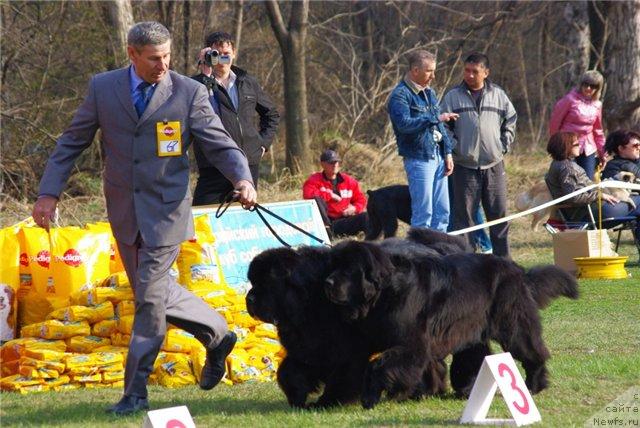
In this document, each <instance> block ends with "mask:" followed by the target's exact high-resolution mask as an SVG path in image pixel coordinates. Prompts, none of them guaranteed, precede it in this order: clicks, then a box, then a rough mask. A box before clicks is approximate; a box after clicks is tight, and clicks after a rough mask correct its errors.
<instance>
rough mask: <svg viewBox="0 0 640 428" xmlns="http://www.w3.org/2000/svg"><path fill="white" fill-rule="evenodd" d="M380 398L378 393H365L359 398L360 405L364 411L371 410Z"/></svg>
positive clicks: (380, 394) (380, 395)
mask: <svg viewBox="0 0 640 428" xmlns="http://www.w3.org/2000/svg"><path fill="white" fill-rule="evenodd" d="M381 398H382V393H380V392H378V391H365V392H364V393H363V394H362V397H361V398H360V403H361V404H362V407H363V408H364V409H367V410H370V409H373V408H374V407H375V406H376V405H377V404H378V403H379V402H380V399H381Z"/></svg>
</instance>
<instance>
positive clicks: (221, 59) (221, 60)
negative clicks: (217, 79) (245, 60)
mask: <svg viewBox="0 0 640 428" xmlns="http://www.w3.org/2000/svg"><path fill="white" fill-rule="evenodd" d="M204 63H205V64H206V65H208V66H209V67H213V66H214V65H218V64H231V57H230V56H229V55H221V54H220V52H218V51H217V50H216V49H211V50H210V51H207V52H205V53H204Z"/></svg>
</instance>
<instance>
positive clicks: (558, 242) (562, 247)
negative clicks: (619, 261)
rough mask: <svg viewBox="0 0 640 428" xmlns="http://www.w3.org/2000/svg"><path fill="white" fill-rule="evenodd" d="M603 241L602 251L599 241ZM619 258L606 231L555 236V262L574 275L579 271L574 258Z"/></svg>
mask: <svg viewBox="0 0 640 428" xmlns="http://www.w3.org/2000/svg"><path fill="white" fill-rule="evenodd" d="M600 239H602V251H600V243H599V240H600ZM611 256H617V254H616V253H615V251H613V249H612V248H611V241H610V240H609V235H608V234H607V231H606V230H602V231H601V230H566V231H564V232H558V233H554V234H553V261H554V263H555V265H556V266H559V267H561V268H563V269H565V270H567V271H568V272H571V273H573V274H575V273H576V271H577V270H578V268H577V266H576V264H575V262H574V261H573V258H574V257H611Z"/></svg>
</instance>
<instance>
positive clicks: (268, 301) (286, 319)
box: [246, 229, 468, 407]
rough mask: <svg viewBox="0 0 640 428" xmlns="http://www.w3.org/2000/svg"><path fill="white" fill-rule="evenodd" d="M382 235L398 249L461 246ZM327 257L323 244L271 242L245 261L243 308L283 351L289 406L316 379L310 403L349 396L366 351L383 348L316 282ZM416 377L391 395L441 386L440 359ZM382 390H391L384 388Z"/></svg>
mask: <svg viewBox="0 0 640 428" xmlns="http://www.w3.org/2000/svg"><path fill="white" fill-rule="evenodd" d="M383 242H384V245H385V246H386V250H387V251H390V252H393V253H398V254H426V255H434V254H444V253H447V254H448V253H451V252H460V251H468V247H467V244H466V241H465V240H464V239H462V238H458V237H449V236H447V235H444V234H442V233H440V232H435V231H432V230H428V229H412V230H411V231H410V232H409V239H408V240H401V239H393V240H386V241H383ZM331 260H332V257H331V250H330V249H328V248H324V247H301V248H298V249H290V248H277V249H272V250H267V251H264V252H262V253H260V254H259V255H257V256H256V257H255V258H254V259H253V260H252V261H251V263H250V265H249V272H248V277H249V281H250V282H251V285H252V288H251V290H250V291H249V293H248V294H247V297H246V302H247V310H248V312H249V314H250V315H251V316H252V317H254V318H257V319H259V320H262V321H264V322H269V323H272V324H274V325H276V326H277V328H278V335H279V337H280V342H281V343H282V345H283V347H284V348H285V349H286V351H287V356H286V357H285V359H284V360H283V361H282V364H281V365H280V367H279V369H278V376H277V378H278V383H279V385H280V388H281V389H282V391H283V392H284V394H285V395H286V397H287V400H288V402H289V404H290V405H291V406H293V407H306V403H307V400H308V398H309V396H310V395H311V394H313V393H316V392H320V391H321V390H322V386H324V390H323V391H322V395H321V396H320V397H319V399H318V400H317V402H316V403H314V404H312V406H314V407H330V406H334V405H337V404H346V403H351V402H355V401H357V400H358V398H359V397H360V395H361V392H362V384H363V379H364V372H365V369H366V367H367V366H368V364H369V358H370V357H371V356H372V355H373V354H375V353H377V352H380V351H383V350H384V348H377V347H375V346H372V341H370V340H368V338H367V337H366V336H363V335H362V333H360V331H359V326H357V325H353V324H350V323H347V322H345V321H344V320H343V319H342V317H341V312H342V308H341V307H340V306H337V305H335V304H333V303H331V302H330V301H329V299H328V298H327V295H326V293H325V290H324V285H325V280H326V278H327V277H328V276H329V274H330V273H331V271H332V266H331ZM418 376H419V379H418V381H417V382H416V384H415V387H414V389H413V390H411V391H406V390H405V389H404V388H402V391H400V390H399V391H398V394H397V396H398V398H404V396H405V395H406V396H412V397H414V398H417V397H419V396H421V395H424V394H436V393H441V392H444V390H445V387H446V383H445V380H446V367H445V366H444V364H443V363H442V362H441V361H437V360H434V361H433V363H432V364H427V363H424V362H423V364H422V366H421V372H420V373H419V375H418ZM452 382H453V381H452ZM387 392H388V395H390V396H394V394H395V393H396V391H395V390H394V389H393V388H392V387H389V388H388V390H387ZM400 392H402V394H399V393H400ZM405 392H406V394H405Z"/></svg>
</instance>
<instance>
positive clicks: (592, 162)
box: [575, 153, 598, 180]
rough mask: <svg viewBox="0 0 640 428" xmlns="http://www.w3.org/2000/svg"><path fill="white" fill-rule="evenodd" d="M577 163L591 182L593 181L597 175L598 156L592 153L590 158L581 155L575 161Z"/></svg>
mask: <svg viewBox="0 0 640 428" xmlns="http://www.w3.org/2000/svg"><path fill="white" fill-rule="evenodd" d="M575 161H576V163H577V164H578V165H580V167H582V169H584V172H586V173H587V177H589V180H593V176H594V175H595V174H596V164H597V163H598V158H596V154H595V153H592V154H590V155H589V156H585V155H584V154H581V155H580V156H578V157H577V158H576V159H575Z"/></svg>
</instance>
